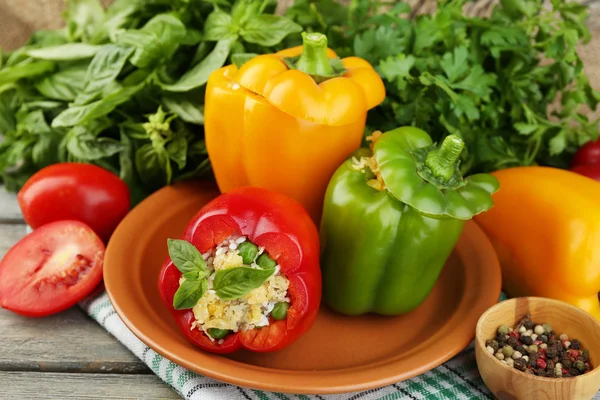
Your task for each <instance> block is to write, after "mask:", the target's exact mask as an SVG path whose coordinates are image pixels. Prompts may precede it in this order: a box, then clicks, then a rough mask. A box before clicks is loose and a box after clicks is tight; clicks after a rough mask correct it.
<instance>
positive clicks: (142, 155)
mask: <svg viewBox="0 0 600 400" xmlns="http://www.w3.org/2000/svg"><path fill="white" fill-rule="evenodd" d="M163 165H164V160H162V159H161V158H160V157H159V155H158V154H157V153H156V151H154V147H153V146H152V143H148V144H145V145H143V146H142V147H140V148H139V149H138V150H137V151H136V152H135V168H136V169H137V171H138V173H139V175H140V179H141V180H142V182H144V183H145V184H147V185H149V186H151V187H152V188H154V189H157V188H158V187H160V186H162V185H164V184H165V182H166V178H165V173H164V172H163V171H164V170H163Z"/></svg>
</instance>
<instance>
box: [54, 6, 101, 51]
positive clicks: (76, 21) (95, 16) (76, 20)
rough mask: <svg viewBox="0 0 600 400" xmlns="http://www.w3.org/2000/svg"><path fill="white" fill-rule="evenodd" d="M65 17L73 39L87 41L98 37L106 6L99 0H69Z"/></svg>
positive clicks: (68, 30) (70, 36)
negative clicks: (103, 6)
mask: <svg viewBox="0 0 600 400" xmlns="http://www.w3.org/2000/svg"><path fill="white" fill-rule="evenodd" d="M64 17H65V19H66V22H67V32H68V35H69V38H70V40H71V41H78V40H83V41H86V42H89V41H93V40H94V39H95V38H96V39H99V38H98V33H99V31H101V28H102V23H103V22H104V8H102V5H101V4H100V2H99V1H98V0H69V1H68V2H67V9H66V10H65V13H64Z"/></svg>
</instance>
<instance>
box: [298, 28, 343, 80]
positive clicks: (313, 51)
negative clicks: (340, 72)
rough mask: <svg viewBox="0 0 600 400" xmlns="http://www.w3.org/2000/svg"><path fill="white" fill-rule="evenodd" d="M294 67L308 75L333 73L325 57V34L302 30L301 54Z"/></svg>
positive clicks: (328, 74) (327, 58)
mask: <svg viewBox="0 0 600 400" xmlns="http://www.w3.org/2000/svg"><path fill="white" fill-rule="evenodd" d="M296 68H297V69H299V70H300V71H302V72H304V73H306V74H308V75H319V76H330V75H333V74H335V70H334V69H333V67H332V65H331V62H330V61H329V57H327V36H325V35H323V34H322V33H316V32H313V33H306V32H302V55H301V56H300V58H299V59H298V62H297V63H296Z"/></svg>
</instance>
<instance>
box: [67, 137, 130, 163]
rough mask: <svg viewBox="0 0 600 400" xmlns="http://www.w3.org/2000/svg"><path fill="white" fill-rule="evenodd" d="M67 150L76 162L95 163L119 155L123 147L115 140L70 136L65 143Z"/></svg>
mask: <svg viewBox="0 0 600 400" xmlns="http://www.w3.org/2000/svg"><path fill="white" fill-rule="evenodd" d="M67 150H68V151H69V153H70V154H72V155H73V156H74V157H76V158H77V159H78V160H82V161H95V160H100V159H102V158H106V157H110V156H113V155H115V154H119V153H120V152H121V151H123V145H122V144H121V142H119V141H118V140H115V139H111V138H106V137H101V138H97V137H95V136H94V135H91V134H83V135H72V136H71V137H70V138H69V140H68V141H67Z"/></svg>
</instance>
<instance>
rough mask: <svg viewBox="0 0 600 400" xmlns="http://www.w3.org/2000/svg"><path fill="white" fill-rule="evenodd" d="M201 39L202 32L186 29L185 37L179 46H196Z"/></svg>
mask: <svg viewBox="0 0 600 400" xmlns="http://www.w3.org/2000/svg"><path fill="white" fill-rule="evenodd" d="M203 39H204V38H203V37H202V32H200V31H198V30H196V29H193V28H191V29H190V28H187V30H186V33H185V37H184V38H183V39H182V40H181V44H182V45H184V46H197V45H198V44H200V42H202V40H203Z"/></svg>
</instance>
